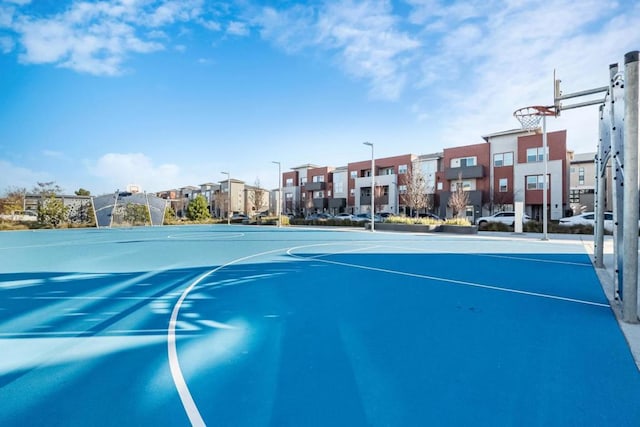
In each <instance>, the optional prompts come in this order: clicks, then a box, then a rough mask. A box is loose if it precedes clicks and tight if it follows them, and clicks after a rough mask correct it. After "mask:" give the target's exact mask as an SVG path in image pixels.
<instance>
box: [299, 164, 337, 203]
mask: <svg viewBox="0 0 640 427" xmlns="http://www.w3.org/2000/svg"><path fill="white" fill-rule="evenodd" d="M333 170H334V168H332V167H328V166H324V167H313V168H308V169H307V170H306V172H307V181H306V183H304V184H302V185H301V186H300V191H301V195H302V201H303V202H304V211H305V213H308V212H326V211H328V209H329V199H331V198H333Z"/></svg>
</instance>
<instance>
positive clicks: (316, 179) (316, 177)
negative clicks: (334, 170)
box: [311, 175, 324, 182]
mask: <svg viewBox="0 0 640 427" xmlns="http://www.w3.org/2000/svg"><path fill="white" fill-rule="evenodd" d="M311 179H312V180H313V182H324V175H314V176H313V178H311Z"/></svg>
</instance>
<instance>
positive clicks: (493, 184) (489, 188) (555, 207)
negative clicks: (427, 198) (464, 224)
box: [436, 130, 569, 221]
mask: <svg viewBox="0 0 640 427" xmlns="http://www.w3.org/2000/svg"><path fill="white" fill-rule="evenodd" d="M483 138H484V139H485V141H486V143H483V144H473V145H468V146H463V147H453V148H449V149H445V150H444V153H443V163H444V170H443V171H442V172H439V173H438V174H437V181H438V182H437V184H436V185H437V191H438V192H439V195H440V211H439V214H440V215H441V216H451V215H452V211H451V208H450V207H449V206H448V204H449V199H450V197H451V194H452V192H453V191H455V190H456V188H457V186H458V185H462V186H463V188H464V189H465V191H467V192H468V193H467V194H468V196H469V197H468V200H469V203H468V206H467V208H466V212H465V216H466V217H467V218H469V220H471V221H473V220H474V219H475V218H477V217H479V216H485V215H489V214H491V213H494V212H497V211H500V210H513V209H514V203H515V202H516V201H522V202H523V204H524V210H525V213H526V214H528V215H529V216H531V217H532V218H536V219H541V218H542V206H543V193H542V192H543V187H544V172H545V165H544V164H545V162H544V149H543V143H542V135H541V134H540V133H531V132H528V131H525V130H511V131H505V132H498V133H494V134H491V135H486V136H484V137H483ZM547 149H548V160H547V162H546V163H547V165H546V168H547V181H548V189H547V209H548V211H549V218H550V219H551V220H554V219H559V218H561V217H563V216H564V215H565V213H566V211H567V209H568V207H569V177H568V173H567V172H568V163H569V159H568V152H567V148H566V131H557V132H549V133H548V134H547Z"/></svg>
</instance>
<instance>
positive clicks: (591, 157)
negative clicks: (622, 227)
mask: <svg viewBox="0 0 640 427" xmlns="http://www.w3.org/2000/svg"><path fill="white" fill-rule="evenodd" d="M571 154H572V156H571V166H570V168H569V203H570V206H571V210H572V213H573V214H574V215H577V214H579V213H582V212H591V211H594V210H595V197H596V163H595V158H596V153H595V152H592V153H579V154H573V153H571ZM604 178H605V210H607V211H611V210H613V188H612V183H613V181H612V178H611V164H608V165H607V169H606V173H605V177H604Z"/></svg>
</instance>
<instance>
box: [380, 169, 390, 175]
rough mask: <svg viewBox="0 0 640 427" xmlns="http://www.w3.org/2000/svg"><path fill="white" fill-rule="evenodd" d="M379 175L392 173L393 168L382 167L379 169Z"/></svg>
mask: <svg viewBox="0 0 640 427" xmlns="http://www.w3.org/2000/svg"><path fill="white" fill-rule="evenodd" d="M380 175H393V168H384V169H382V170H381V171H380Z"/></svg>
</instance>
